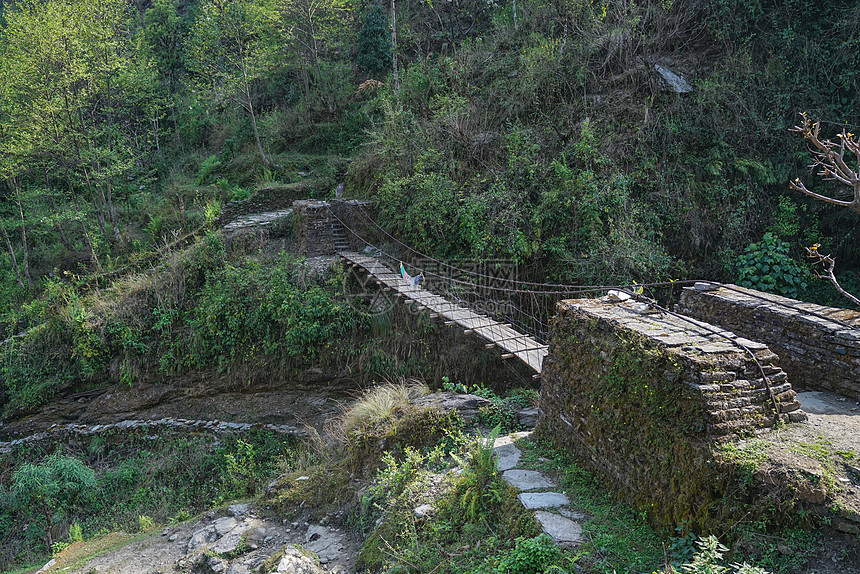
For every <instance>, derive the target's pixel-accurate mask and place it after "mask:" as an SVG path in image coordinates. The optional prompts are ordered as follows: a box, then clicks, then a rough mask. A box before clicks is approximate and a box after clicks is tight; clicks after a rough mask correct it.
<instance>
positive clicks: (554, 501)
mask: <svg viewBox="0 0 860 574" xmlns="http://www.w3.org/2000/svg"><path fill="white" fill-rule="evenodd" d="M517 498H519V499H520V502H521V503H522V504H523V506H525V507H526V508H528V509H530V510H533V509H535V508H556V507H558V506H565V505H567V504H570V499H569V498H568V497H567V496H566V495H565V494H562V493H560V492H523V493H521V494H519V495H517Z"/></svg>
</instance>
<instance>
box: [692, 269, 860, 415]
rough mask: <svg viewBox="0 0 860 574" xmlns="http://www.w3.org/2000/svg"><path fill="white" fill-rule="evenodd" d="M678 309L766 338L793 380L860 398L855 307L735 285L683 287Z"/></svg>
mask: <svg viewBox="0 0 860 574" xmlns="http://www.w3.org/2000/svg"><path fill="white" fill-rule="evenodd" d="M676 310H677V311H678V312H681V313H684V314H686V315H689V316H691V317H695V318H697V319H701V320H703V321H708V322H711V323H714V324H717V325H720V326H722V327H725V328H726V329H731V330H732V331H734V332H735V333H738V334H740V335H743V336H744V337H749V338H751V339H756V340H758V341H763V342H765V343H767V345H768V347H770V348H771V349H772V350H773V351H774V352H775V353H776V354H778V355H779V357H780V364H781V365H782V367H783V368H784V369H785V372H786V373H788V375H789V377H790V378H791V381H792V383H793V384H794V385H795V386H796V387H798V388H802V389H809V390H816V391H831V392H836V393H840V394H843V395H847V396H849V397H853V398H855V399H857V400H860V312H858V311H850V310H848V309H836V308H833V307H822V306H821V305H814V304H812V303H803V302H801V301H797V300H795V299H788V298H787V297H780V296H779V295H773V294H771V293H764V292H762V291H756V290H755V289H745V288H743V287H737V286H735V285H728V286H727V288H719V289H715V290H712V291H705V290H699V289H696V288H686V289H684V291H683V293H682V294H681V300H680V302H679V303H678V305H677V306H676Z"/></svg>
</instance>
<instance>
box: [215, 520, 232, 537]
mask: <svg viewBox="0 0 860 574" xmlns="http://www.w3.org/2000/svg"><path fill="white" fill-rule="evenodd" d="M237 524H238V521H237V520H236V519H235V518H232V517H230V516H225V517H223V518H219V519H218V520H216V521H215V522H213V523H212V527H213V528H215V532H216V533H217V534H218V536H224V535H225V534H227V533H228V532H230V531H231V530H233V529H234V528H236V525H237Z"/></svg>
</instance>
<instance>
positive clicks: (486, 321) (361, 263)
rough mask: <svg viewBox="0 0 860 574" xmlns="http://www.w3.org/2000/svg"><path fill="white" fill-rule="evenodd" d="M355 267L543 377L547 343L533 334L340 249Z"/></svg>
mask: <svg viewBox="0 0 860 574" xmlns="http://www.w3.org/2000/svg"><path fill="white" fill-rule="evenodd" d="M338 255H340V256H341V257H342V258H343V259H345V260H346V262H347V263H349V264H350V265H351V266H352V267H353V268H354V269H356V268H360V269H363V270H364V271H365V272H367V273H368V274H370V275H371V276H372V277H373V278H374V280H375V281H376V282H377V284H378V285H379V286H380V287H381V288H382V289H383V291H386V292H391V291H394V292H395V293H397V296H399V297H401V298H403V299H405V302H406V304H407V305H417V308H418V309H419V310H423V311H426V312H428V313H429V314H430V316H431V317H433V318H441V319H442V320H444V321H445V324H446V325H449V326H453V325H457V326H459V327H462V328H463V332H464V333H465V334H467V335H469V334H475V335H477V336H479V337H481V338H482V339H485V340H486V341H487V343H486V345H485V346H486V348H487V349H493V348H495V347H498V348H499V349H501V350H502V353H503V354H502V358H503V359H512V358H514V357H516V358H517V359H519V360H521V361H522V362H523V363H525V364H526V365H528V366H529V368H530V369H532V370H533V371H534V372H535V376H536V377H537V376H539V375H540V372H541V368H542V366H543V358H544V357H545V356H546V354H547V346H546V345H543V344H541V343H540V342H538V341H537V340H536V339H534V338H533V337H530V336H528V335H525V334H523V333H520V332H519V331H517V330H516V329H514V328H513V325H511V324H510V323H507V324H506V323H500V322H499V321H496V320H495V319H493V318H491V317H489V316H487V315H484V314H480V313H475V312H474V311H472V310H471V309H469V308H468V307H464V306H462V304H460V303H454V302H452V301H449V300H448V299H446V298H444V297H442V296H440V295H436V294H434V293H432V292H430V291H427V290H426V289H422V288H421V287H418V286H414V285H409V284H408V283H406V282H405V281H404V280H403V278H402V277H401V276H400V275H399V274H397V273H395V272H394V271H392V270H391V269H389V268H388V267H387V266H385V265H384V264H383V263H381V262H380V261H379V259H377V258H375V257H368V256H366V255H362V254H360V253H356V252H354V251H340V252H338Z"/></svg>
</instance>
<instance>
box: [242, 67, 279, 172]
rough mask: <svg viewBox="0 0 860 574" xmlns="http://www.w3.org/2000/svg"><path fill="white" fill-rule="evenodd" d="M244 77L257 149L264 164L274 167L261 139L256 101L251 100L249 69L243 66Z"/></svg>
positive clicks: (247, 107)
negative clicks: (255, 111) (255, 108)
mask: <svg viewBox="0 0 860 574" xmlns="http://www.w3.org/2000/svg"><path fill="white" fill-rule="evenodd" d="M242 79H243V80H244V83H245V86H244V87H245V102H246V108H245V109H247V110H248V113H249V114H251V128H252V129H253V130H254V140H256V142H257V151H259V152H260V157H261V158H263V164H264V165H265V166H266V167H272V163H271V162H270V161H269V158H267V157H266V152H264V151H263V143H262V142H261V141H260V131H259V130H258V129H257V114H255V113H254V103H253V102H252V101H251V88H250V86H249V85H248V73H247V70H246V69H245V68H244V67H243V68H242Z"/></svg>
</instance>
